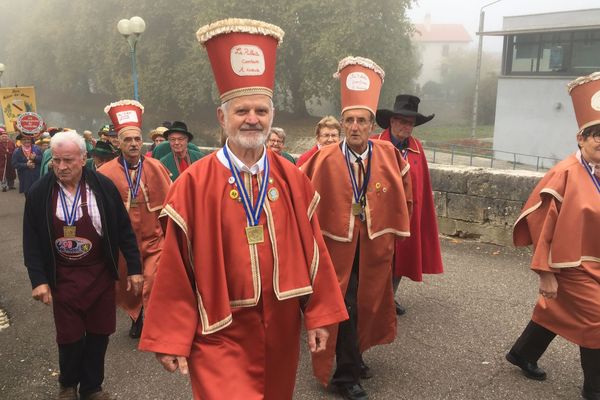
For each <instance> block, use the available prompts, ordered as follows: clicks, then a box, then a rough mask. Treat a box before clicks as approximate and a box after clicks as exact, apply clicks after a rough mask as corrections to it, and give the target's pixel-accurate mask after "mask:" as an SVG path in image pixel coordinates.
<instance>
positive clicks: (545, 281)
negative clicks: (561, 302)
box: [540, 271, 558, 299]
mask: <svg viewBox="0 0 600 400" xmlns="http://www.w3.org/2000/svg"><path fill="white" fill-rule="evenodd" d="M557 293H558V282H557V281H556V276H554V273H553V272H546V271H543V272H540V294H541V295H542V296H544V297H545V298H547V299H555V298H556V296H557Z"/></svg>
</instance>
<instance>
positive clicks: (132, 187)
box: [121, 157, 144, 208]
mask: <svg viewBox="0 0 600 400" xmlns="http://www.w3.org/2000/svg"><path fill="white" fill-rule="evenodd" d="M121 161H123V168H124V169H125V178H127V186H129V194H130V201H129V208H134V207H137V206H138V204H137V200H136V197H137V195H138V193H139V191H140V186H141V183H142V168H144V163H143V162H142V158H141V157H140V160H139V161H138V164H137V175H136V176H135V184H134V183H133V181H132V180H131V175H130V174H129V167H128V166H127V161H125V158H121Z"/></svg>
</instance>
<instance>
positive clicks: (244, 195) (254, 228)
mask: <svg viewBox="0 0 600 400" xmlns="http://www.w3.org/2000/svg"><path fill="white" fill-rule="evenodd" d="M223 154H224V155H225V158H226V159H227V163H228V164H229V170H230V171H231V174H232V175H233V179H234V180H235V184H236V186H237V188H238V190H237V191H236V192H237V195H238V196H239V199H240V200H241V203H242V205H243V206H244V211H245V212H246V220H247V222H248V226H246V227H245V233H246V239H247V240H248V244H251V245H252V244H258V243H263V242H264V241H265V233H264V227H263V226H262V225H259V224H258V221H259V220H260V213H261V210H262V208H263V206H264V204H265V200H266V197H267V186H268V184H269V158H268V157H267V155H266V154H265V161H264V165H263V179H262V180H261V181H260V183H259V188H258V197H257V199H256V203H255V204H254V205H253V204H252V202H251V201H250V196H249V194H248V191H247V190H246V185H244V182H242V178H241V176H240V172H239V171H238V170H237V168H236V167H235V166H234V165H233V162H232V161H231V157H230V156H229V152H228V151H227V147H223ZM232 192H233V190H232ZM230 197H232V198H233V196H232V195H231V192H230Z"/></svg>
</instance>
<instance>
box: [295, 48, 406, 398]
mask: <svg viewBox="0 0 600 400" xmlns="http://www.w3.org/2000/svg"><path fill="white" fill-rule="evenodd" d="M336 76H339V78H340V82H341V91H342V96H341V99H342V124H343V126H344V131H345V134H346V138H345V139H344V141H342V142H341V143H340V144H339V145H332V146H326V147H324V148H322V149H320V150H319V151H318V152H317V153H315V155H313V156H312V157H311V158H310V159H309V160H308V161H307V162H306V163H305V164H304V165H303V166H302V167H301V169H302V170H303V171H304V172H306V174H307V175H308V177H309V178H310V179H311V181H312V183H313V185H314V186H315V189H316V190H317V191H318V192H319V193H320V194H321V198H322V199H323V201H324V202H325V204H330V205H335V207H329V208H320V209H319V210H317V215H318V217H319V222H320V223H321V227H322V229H323V236H324V237H325V243H326V245H327V248H328V250H329V253H330V254H331V258H332V260H333V264H334V265H335V269H336V272H337V276H338V281H339V282H340V285H341V288H342V293H344V296H345V297H344V300H345V302H346V307H347V309H348V314H349V315H350V319H349V320H348V321H344V322H342V323H340V324H339V327H338V326H336V327H335V328H336V329H334V330H333V331H332V337H333V338H335V341H332V343H331V344H332V346H328V348H327V350H326V351H325V352H323V353H320V354H314V355H313V367H314V372H315V375H316V376H317V378H318V379H319V380H320V381H321V383H323V384H327V383H328V381H329V378H330V374H331V370H332V365H333V358H334V355H335V359H336V370H335V373H334V374H333V378H332V379H331V384H332V385H333V386H335V387H336V388H337V389H338V391H339V392H340V394H341V395H342V396H343V397H344V398H345V399H351V400H363V399H367V398H368V395H367V393H366V391H365V390H364V388H363V387H362V385H361V382H360V380H361V378H362V379H366V378H369V377H371V373H370V370H369V368H368V367H367V366H366V364H365V363H364V362H363V358H362V353H363V352H364V351H366V350H367V349H369V348H370V347H372V346H374V345H378V344H385V343H391V342H392V341H393V340H394V339H395V338H396V315H395V311H394V296H393V293H392V284H391V281H392V269H391V264H392V254H393V251H392V249H393V246H394V241H395V238H396V237H401V238H402V237H408V236H409V235H410V233H409V224H410V221H409V218H410V215H409V212H410V206H411V185H410V175H409V174H408V169H409V165H408V164H407V163H406V162H405V161H404V160H403V159H402V157H401V156H400V153H399V152H398V151H397V150H396V149H394V146H392V144H391V143H387V142H384V141H381V140H376V141H370V140H369V136H370V135H371V134H372V132H373V126H374V116H375V110H376V109H377V100H378V98H379V91H380V90H381V85H382V83H383V77H384V72H383V70H382V69H381V68H380V67H379V66H378V65H377V64H375V63H374V62H373V61H371V60H369V59H366V58H362V57H347V58H345V59H343V60H341V61H340V63H339V66H338V72H337V73H336ZM332 177H334V179H332Z"/></svg>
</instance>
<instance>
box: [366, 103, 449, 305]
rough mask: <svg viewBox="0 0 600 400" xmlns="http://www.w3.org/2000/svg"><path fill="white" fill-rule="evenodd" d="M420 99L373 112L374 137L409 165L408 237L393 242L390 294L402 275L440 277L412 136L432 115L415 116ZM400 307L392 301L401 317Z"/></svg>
mask: <svg viewBox="0 0 600 400" xmlns="http://www.w3.org/2000/svg"><path fill="white" fill-rule="evenodd" d="M420 101H421V100H420V99H419V98H418V97H416V96H412V95H408V94H400V95H398V96H396V101H395V102H394V109H393V110H385V109H381V110H377V114H376V116H375V119H376V120H377V124H378V125H379V126H381V127H382V128H383V129H385V130H384V131H383V132H382V133H381V134H379V135H378V136H377V138H378V139H383V140H387V141H390V142H392V144H393V145H394V147H396V148H397V149H398V150H399V151H400V154H402V158H404V160H406V161H407V162H408V163H409V164H410V179H411V182H412V193H413V212H412V215H411V218H410V238H407V239H406V240H396V246H395V251H394V264H393V271H394V275H393V285H394V293H396V292H397V290H398V286H399V285H400V280H401V279H402V277H403V276H406V277H408V278H410V279H412V280H413V281H415V282H421V281H422V280H423V274H441V273H442V272H443V271H444V268H443V266H442V255H441V251H440V240H439V235H438V229H437V219H436V216H435V205H434V203H433V191H432V190H431V181H430V178H429V168H428V167H427V157H425V151H423V146H422V145H421V142H419V140H418V139H417V138H415V137H414V136H413V135H412V133H413V128H414V127H415V126H419V125H422V124H424V123H426V122H429V121H431V120H432V119H433V117H434V115H429V116H425V115H423V114H421V113H419V102H420ZM405 312H406V310H405V309H404V307H402V306H401V305H400V303H398V301H396V314H398V315H403V314H404V313H405Z"/></svg>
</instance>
